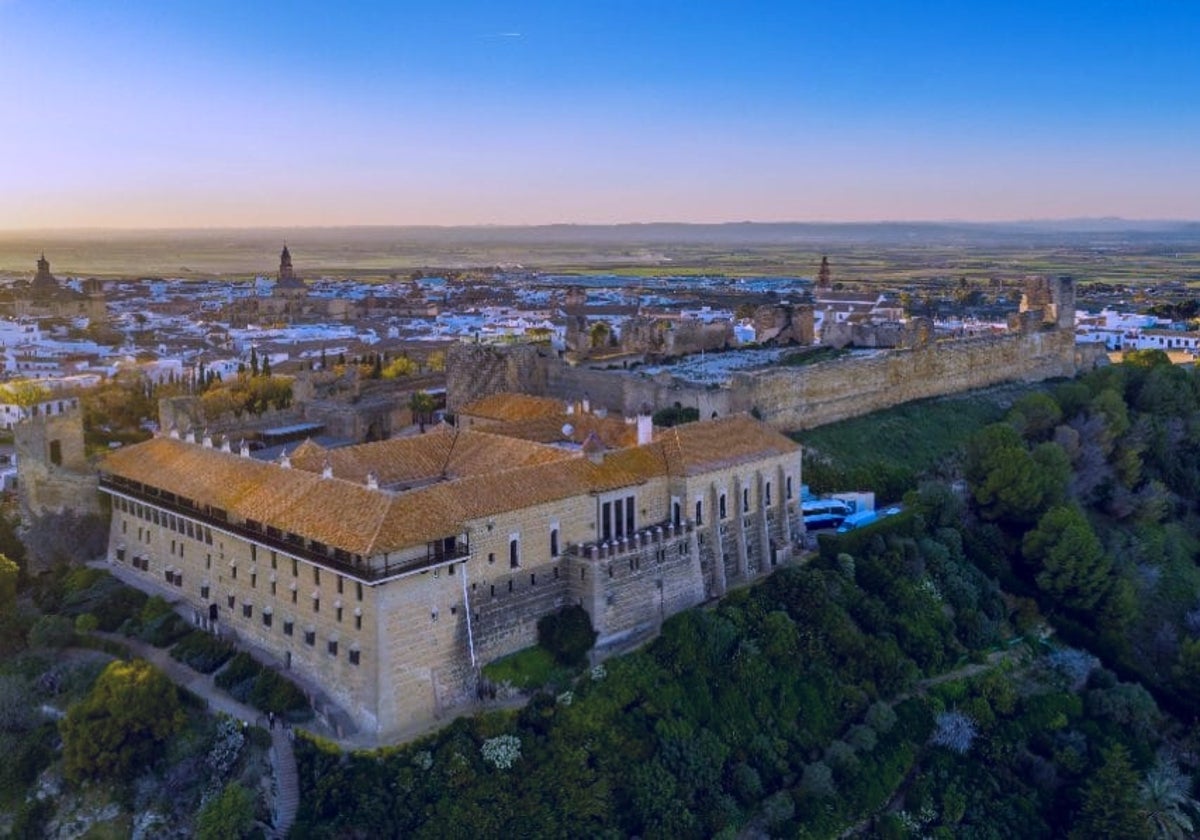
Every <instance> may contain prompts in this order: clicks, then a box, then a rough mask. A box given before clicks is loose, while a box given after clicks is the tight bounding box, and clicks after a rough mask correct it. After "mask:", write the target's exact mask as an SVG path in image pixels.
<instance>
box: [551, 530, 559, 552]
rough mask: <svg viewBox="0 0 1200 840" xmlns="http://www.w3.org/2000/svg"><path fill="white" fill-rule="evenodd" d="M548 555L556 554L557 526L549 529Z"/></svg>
mask: <svg viewBox="0 0 1200 840" xmlns="http://www.w3.org/2000/svg"><path fill="white" fill-rule="evenodd" d="M550 556H551V557H557V556H558V529H557V528H551V529H550Z"/></svg>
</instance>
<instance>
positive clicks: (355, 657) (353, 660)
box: [350, 648, 359, 665]
mask: <svg viewBox="0 0 1200 840" xmlns="http://www.w3.org/2000/svg"><path fill="white" fill-rule="evenodd" d="M358 662H359V652H358V650H356V649H355V648H351V649H350V664H351V665H357V664H358Z"/></svg>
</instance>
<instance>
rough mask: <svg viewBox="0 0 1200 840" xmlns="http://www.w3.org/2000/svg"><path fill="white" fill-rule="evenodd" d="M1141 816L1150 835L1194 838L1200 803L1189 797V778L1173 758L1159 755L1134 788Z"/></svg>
mask: <svg viewBox="0 0 1200 840" xmlns="http://www.w3.org/2000/svg"><path fill="white" fill-rule="evenodd" d="M1138 798H1139V800H1140V801H1141V805H1142V815H1143V817H1144V818H1145V820H1146V823H1147V825H1148V826H1149V828H1150V834H1151V836H1153V837H1155V838H1160V840H1185V838H1188V837H1195V836H1196V834H1195V830H1196V823H1195V822H1194V820H1193V816H1194V815H1195V814H1200V802H1197V801H1196V800H1195V799H1193V798H1192V780H1191V779H1189V778H1188V777H1187V775H1186V774H1185V773H1183V772H1182V771H1181V770H1180V769H1179V765H1177V764H1176V763H1175V762H1174V761H1172V760H1171V759H1169V758H1166V757H1165V756H1159V758H1158V761H1157V762H1156V763H1155V765H1154V766H1153V767H1152V768H1150V771H1149V772H1148V773H1147V774H1146V777H1145V778H1144V779H1142V783H1141V785H1140V786H1139V787H1138Z"/></svg>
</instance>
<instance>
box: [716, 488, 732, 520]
mask: <svg viewBox="0 0 1200 840" xmlns="http://www.w3.org/2000/svg"><path fill="white" fill-rule="evenodd" d="M717 515H718V516H720V517H721V518H722V519H724V518H725V517H726V516H728V515H729V511H727V510H726V509H725V494H724V493H722V494H721V496H720V498H719V499H717Z"/></svg>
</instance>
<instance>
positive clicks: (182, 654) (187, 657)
mask: <svg viewBox="0 0 1200 840" xmlns="http://www.w3.org/2000/svg"><path fill="white" fill-rule="evenodd" d="M233 652H234V647H233V645H231V644H230V643H229V642H226V641H224V640H222V639H219V638H217V637H216V636H214V635H212V634H211V633H204V632H202V631H199V630H193V631H192V632H190V633H188V635H186V636H184V637H183V638H182V639H180V640H179V641H178V642H177V643H176V644H175V646H174V647H172V648H171V658H172V659H174V660H176V661H178V662H182V663H183V664H185V665H187V666H188V667H189V668H191V669H192V670H193V671H199V672H200V673H201V674H211V673H212V672H213V671H215V670H217V669H218V668H220V667H221V666H222V665H224V664H225V663H226V662H227V661H228V660H229V657H231V656H233Z"/></svg>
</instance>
